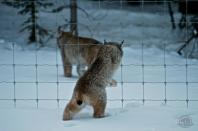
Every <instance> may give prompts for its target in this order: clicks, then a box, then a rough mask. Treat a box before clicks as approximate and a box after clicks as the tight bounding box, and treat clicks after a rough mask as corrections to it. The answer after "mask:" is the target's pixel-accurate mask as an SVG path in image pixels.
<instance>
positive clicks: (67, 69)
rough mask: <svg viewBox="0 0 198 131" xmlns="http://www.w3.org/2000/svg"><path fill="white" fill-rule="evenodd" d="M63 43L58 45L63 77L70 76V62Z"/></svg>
mask: <svg viewBox="0 0 198 131" xmlns="http://www.w3.org/2000/svg"><path fill="white" fill-rule="evenodd" d="M64 46H65V45H60V53H61V58H62V63H63V70H64V76H65V77H71V76H72V64H71V63H70V62H69V59H68V58H67V56H66V55H65V49H64Z"/></svg>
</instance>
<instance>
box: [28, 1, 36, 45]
mask: <svg viewBox="0 0 198 131" xmlns="http://www.w3.org/2000/svg"><path fill="white" fill-rule="evenodd" d="M31 9H32V10H31V17H32V29H31V34H30V37H29V40H30V42H36V41H37V37H36V6H35V3H34V1H32V2H31Z"/></svg>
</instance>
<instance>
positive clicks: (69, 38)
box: [57, 27, 102, 77]
mask: <svg viewBox="0 0 198 131" xmlns="http://www.w3.org/2000/svg"><path fill="white" fill-rule="evenodd" d="M57 44H58V46H59V48H60V50H61V56H62V61H63V65H64V75H65V76H66V77H71V76H72V65H74V64H75V65H77V73H78V75H79V76H82V75H83V73H84V72H85V66H89V65H91V64H92V63H93V62H94V61H95V59H96V57H97V54H98V50H99V49H100V47H101V45H102V43H101V42H100V41H97V40H95V39H91V38H87V37H80V36H79V37H76V36H75V35H73V34H72V33H71V32H64V31H61V30H60V27H59V29H58V39H57Z"/></svg>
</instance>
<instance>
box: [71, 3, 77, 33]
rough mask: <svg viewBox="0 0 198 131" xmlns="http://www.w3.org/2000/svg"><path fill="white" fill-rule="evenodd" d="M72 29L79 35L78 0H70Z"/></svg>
mask: <svg viewBox="0 0 198 131" xmlns="http://www.w3.org/2000/svg"><path fill="white" fill-rule="evenodd" d="M70 7H71V8H70V11H71V13H70V31H71V32H72V33H73V34H74V35H76V36H78V26H77V22H78V21H77V2H76V0H70Z"/></svg>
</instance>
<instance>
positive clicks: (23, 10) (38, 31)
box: [2, 0, 53, 46]
mask: <svg viewBox="0 0 198 131" xmlns="http://www.w3.org/2000/svg"><path fill="white" fill-rule="evenodd" d="M2 3H3V4H6V5H8V6H12V7H14V8H19V9H20V10H19V12H18V13H19V14H20V15H26V14H29V16H28V18H27V20H25V21H24V22H23V24H22V29H21V30H20V31H21V32H23V31H28V32H30V35H29V37H28V40H29V43H33V42H38V43H39V44H40V46H44V43H43V38H44V37H45V36H46V35H48V31H47V29H45V28H43V27H42V26H40V25H39V23H38V13H39V10H40V9H46V8H47V7H50V6H52V5H53V3H51V2H47V1H44V0H31V1H24V0H10V1H9V0H5V1H3V2H2Z"/></svg>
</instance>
